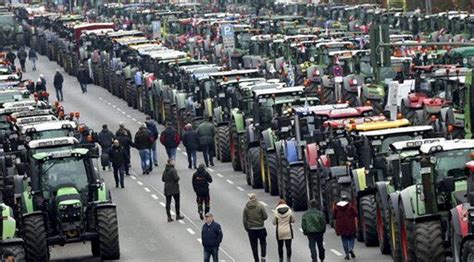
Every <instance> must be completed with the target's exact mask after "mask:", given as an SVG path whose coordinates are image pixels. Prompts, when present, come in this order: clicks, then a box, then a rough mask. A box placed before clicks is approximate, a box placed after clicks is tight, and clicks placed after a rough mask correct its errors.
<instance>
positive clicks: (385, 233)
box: [377, 194, 390, 255]
mask: <svg viewBox="0 0 474 262" xmlns="http://www.w3.org/2000/svg"><path fill="white" fill-rule="evenodd" d="M387 209H388V207H384V206H383V204H382V200H381V199H380V196H379V194H377V235H378V241H379V248H380V252H381V253H382V254H384V255H390V231H389V230H390V224H389V223H390V213H389V210H387Z"/></svg>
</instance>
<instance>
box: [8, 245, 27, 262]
mask: <svg viewBox="0 0 474 262" xmlns="http://www.w3.org/2000/svg"><path fill="white" fill-rule="evenodd" d="M2 252H3V253H6V252H9V253H11V254H13V256H14V257H15V261H26V260H25V249H24V248H23V246H22V245H14V246H7V247H4V248H2Z"/></svg>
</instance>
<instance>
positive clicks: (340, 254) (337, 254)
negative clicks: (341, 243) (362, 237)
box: [330, 249, 342, 257]
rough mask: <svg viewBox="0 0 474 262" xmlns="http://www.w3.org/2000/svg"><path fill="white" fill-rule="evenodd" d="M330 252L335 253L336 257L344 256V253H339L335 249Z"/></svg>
mask: <svg viewBox="0 0 474 262" xmlns="http://www.w3.org/2000/svg"><path fill="white" fill-rule="evenodd" d="M330 251H331V252H333V253H334V255H336V256H338V257H340V256H342V253H341V252H339V251H337V250H335V249H330Z"/></svg>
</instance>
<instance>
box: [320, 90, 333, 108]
mask: <svg viewBox="0 0 474 262" xmlns="http://www.w3.org/2000/svg"><path fill="white" fill-rule="evenodd" d="M322 89H323V90H322V94H321V95H322V99H321V100H323V102H324V104H325V105H328V104H335V103H336V102H337V101H336V97H335V96H334V89H333V88H325V87H323V88H322Z"/></svg>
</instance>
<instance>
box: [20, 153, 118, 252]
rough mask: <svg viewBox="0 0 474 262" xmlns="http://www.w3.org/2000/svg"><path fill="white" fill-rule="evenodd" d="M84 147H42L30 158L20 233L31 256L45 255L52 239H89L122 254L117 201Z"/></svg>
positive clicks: (104, 249) (65, 241) (98, 246)
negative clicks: (55, 148) (114, 201)
mask: <svg viewBox="0 0 474 262" xmlns="http://www.w3.org/2000/svg"><path fill="white" fill-rule="evenodd" d="M97 157H98V154H97V152H96V151H91V150H88V149H87V148H84V147H75V148H73V149H65V150H64V149H59V150H52V151H47V152H38V153H35V154H33V155H32V156H31V157H30V159H29V164H28V167H29V168H28V171H27V177H28V179H29V186H28V187H26V188H24V189H23V192H22V194H21V202H20V203H21V204H20V206H21V207H20V209H21V213H20V214H19V217H20V221H21V236H22V237H23V239H24V241H25V242H24V243H25V253H26V260H27V261H47V260H48V259H49V245H65V244H68V243H74V242H84V241H91V249H92V254H93V255H94V256H100V257H101V259H119V257H120V246H119V233H118V223H117V212H116V206H115V204H113V203H112V202H111V198H110V192H109V191H108V189H107V187H106V185H105V183H104V182H103V180H102V179H101V178H100V176H99V174H98V171H97V169H96V168H95V167H94V159H95V158H97Z"/></svg>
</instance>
